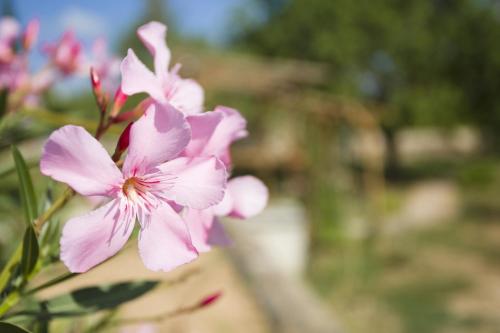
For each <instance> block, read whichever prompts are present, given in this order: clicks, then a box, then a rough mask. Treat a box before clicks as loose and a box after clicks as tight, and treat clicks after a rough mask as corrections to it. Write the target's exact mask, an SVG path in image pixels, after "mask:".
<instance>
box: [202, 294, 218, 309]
mask: <svg viewBox="0 0 500 333" xmlns="http://www.w3.org/2000/svg"><path fill="white" fill-rule="evenodd" d="M221 296H222V291H218V292H216V293H213V294H212V295H209V296H207V297H205V298H204V299H202V300H201V301H200V303H198V307H200V308H203V307H205V306H209V305H212V304H213V303H215V302H216V301H217V300H218V299H219V298H220V297H221Z"/></svg>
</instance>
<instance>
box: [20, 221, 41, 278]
mask: <svg viewBox="0 0 500 333" xmlns="http://www.w3.org/2000/svg"><path fill="white" fill-rule="evenodd" d="M38 255H39V249H38V240H37V239H36V234H35V230H34V229H33V227H32V226H29V227H27V228H26V232H25V233H24V240H23V255H22V257H21V271H22V273H23V276H24V278H25V279H26V278H27V277H28V276H29V275H30V274H31V272H33V269H34V268H35V266H36V262H37V261H38Z"/></svg>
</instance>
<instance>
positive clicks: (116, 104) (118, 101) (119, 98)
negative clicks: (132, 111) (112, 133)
mask: <svg viewBox="0 0 500 333" xmlns="http://www.w3.org/2000/svg"><path fill="white" fill-rule="evenodd" d="M127 98H128V95H125V93H124V92H123V91H122V88H121V87H119V88H118V89H117V90H116V93H115V98H114V100H113V108H112V109H111V113H110V116H111V117H112V118H115V117H116V116H117V115H118V113H120V111H121V109H122V108H123V105H125V102H126V101H127Z"/></svg>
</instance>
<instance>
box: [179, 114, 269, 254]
mask: <svg viewBox="0 0 500 333" xmlns="http://www.w3.org/2000/svg"><path fill="white" fill-rule="evenodd" d="M186 120H187V121H188V123H189V125H190V127H191V133H192V134H191V141H190V142H189V144H188V145H187V147H186V149H184V151H183V152H182V155H183V156H188V157H194V156H215V157H217V158H219V159H220V160H221V161H223V162H224V164H225V165H226V168H227V169H230V167H231V156H230V146H231V144H232V143H233V142H234V141H236V140H239V139H242V138H244V137H246V136H247V135H248V132H247V130H246V121H245V119H244V118H243V117H242V116H241V115H240V113H239V112H238V111H237V110H235V109H231V108H228V107H225V106H218V107H216V108H215V110H214V111H212V112H204V113H201V114H196V115H190V116H187V117H186ZM268 196H269V194H268V190H267V188H266V186H265V185H264V184H263V183H262V182H261V181H260V180H259V179H257V178H255V177H252V176H243V177H236V178H233V179H231V180H230V181H229V182H228V185H227V189H226V193H225V196H224V199H223V200H222V202H220V203H219V204H218V205H217V206H214V207H209V208H207V209H203V210H198V209H191V208H189V207H188V208H186V209H185V210H184V212H183V217H184V220H185V221H186V223H187V224H188V227H189V232H190V233H191V238H192V240H193V244H194V245H195V247H196V249H197V250H198V251H199V252H206V251H208V250H210V248H211V246H213V245H219V246H225V245H229V244H230V240H229V238H228V236H227V235H226V233H225V231H224V228H223V227H222V224H220V222H219V220H218V217H220V216H230V217H236V218H239V219H246V218H250V217H253V216H255V215H257V214H259V213H260V212H261V211H262V210H263V209H264V208H265V206H266V204H267V200H268Z"/></svg>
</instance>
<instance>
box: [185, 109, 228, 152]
mask: <svg viewBox="0 0 500 333" xmlns="http://www.w3.org/2000/svg"><path fill="white" fill-rule="evenodd" d="M223 117H224V116H223V114H222V113H220V112H204V113H200V114H196V115H191V116H188V117H186V120H187V122H188V123H189V126H190V127H191V141H189V144H188V146H187V147H186V149H185V150H184V152H183V155H184V156H192V157H195V156H212V155H216V154H214V153H215V152H216V151H217V150H218V147H217V148H216V147H212V146H211V145H210V139H211V138H212V136H213V134H214V132H215V131H216V129H217V126H219V124H220V122H221V121H222V118H223ZM206 151H207V153H205V152H206Z"/></svg>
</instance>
